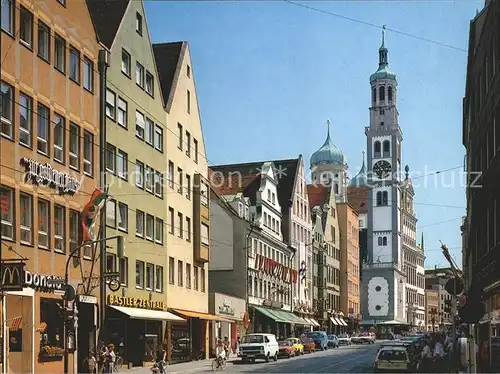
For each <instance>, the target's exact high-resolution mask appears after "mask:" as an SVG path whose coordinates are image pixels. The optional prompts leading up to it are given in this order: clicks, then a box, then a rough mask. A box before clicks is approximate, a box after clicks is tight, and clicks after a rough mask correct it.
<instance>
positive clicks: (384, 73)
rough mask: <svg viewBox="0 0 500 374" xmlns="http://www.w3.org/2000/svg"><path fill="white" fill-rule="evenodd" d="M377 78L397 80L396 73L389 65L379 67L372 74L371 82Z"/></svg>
mask: <svg viewBox="0 0 500 374" xmlns="http://www.w3.org/2000/svg"><path fill="white" fill-rule="evenodd" d="M377 79H392V80H396V73H393V72H392V71H390V70H389V67H388V66H387V65H386V66H383V67H382V68H380V67H379V69H378V70H377V71H376V72H375V73H373V74H372V75H370V83H373V82H374V81H376V80H377Z"/></svg>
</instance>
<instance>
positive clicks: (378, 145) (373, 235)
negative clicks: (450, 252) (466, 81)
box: [361, 26, 406, 323]
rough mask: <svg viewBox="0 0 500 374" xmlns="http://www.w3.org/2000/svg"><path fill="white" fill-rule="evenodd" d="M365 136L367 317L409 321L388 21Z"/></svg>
mask: <svg viewBox="0 0 500 374" xmlns="http://www.w3.org/2000/svg"><path fill="white" fill-rule="evenodd" d="M370 86H371V106H370V126H368V127H366V128H365V134H366V138H367V176H368V185H369V186H370V187H371V189H370V190H369V192H368V217H367V221H368V222H367V238H368V240H367V251H368V256H367V262H366V264H365V265H364V267H363V287H362V292H363V293H362V295H361V298H362V302H361V303H362V306H363V309H364V310H363V320H365V321H368V320H372V321H373V320H376V321H374V322H377V321H378V322H382V321H394V320H396V321H400V322H401V323H405V322H406V311H405V304H406V300H405V284H406V278H405V274H404V271H403V256H402V249H401V246H402V243H401V214H400V206H399V205H400V196H401V187H400V175H401V146H402V140H403V136H402V132H401V128H400V127H399V121H398V110H397V106H396V98H397V86H398V84H397V80H396V74H395V73H393V72H391V71H390V70H389V60H388V50H387V47H386V46H385V26H384V28H383V30H382V45H381V46H380V48H379V66H378V70H377V71H376V72H375V73H373V74H372V75H371V76H370Z"/></svg>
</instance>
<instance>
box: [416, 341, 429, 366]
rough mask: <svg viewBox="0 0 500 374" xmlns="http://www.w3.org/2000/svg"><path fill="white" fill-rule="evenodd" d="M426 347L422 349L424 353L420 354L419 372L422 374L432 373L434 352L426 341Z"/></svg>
mask: <svg viewBox="0 0 500 374" xmlns="http://www.w3.org/2000/svg"><path fill="white" fill-rule="evenodd" d="M423 344H424V346H423V348H422V352H421V353H420V364H419V368H418V369H419V370H418V371H419V372H420V373H430V369H431V363H432V351H431V347H429V344H428V343H427V341H426V340H424V342H423Z"/></svg>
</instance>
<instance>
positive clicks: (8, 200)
mask: <svg viewBox="0 0 500 374" xmlns="http://www.w3.org/2000/svg"><path fill="white" fill-rule="evenodd" d="M0 207H1V209H0V219H1V220H2V227H1V228H2V233H1V235H2V236H1V237H2V238H3V239H10V240H14V234H15V231H14V223H15V222H14V220H15V218H14V209H15V204H14V190H11V189H10V188H7V187H3V186H2V187H0Z"/></svg>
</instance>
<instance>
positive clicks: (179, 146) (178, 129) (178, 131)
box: [177, 123, 182, 151]
mask: <svg viewBox="0 0 500 374" xmlns="http://www.w3.org/2000/svg"><path fill="white" fill-rule="evenodd" d="M177 137H178V138H179V144H178V145H177V147H178V148H179V149H180V150H181V151H182V125H181V124H180V123H178V124H177Z"/></svg>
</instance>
